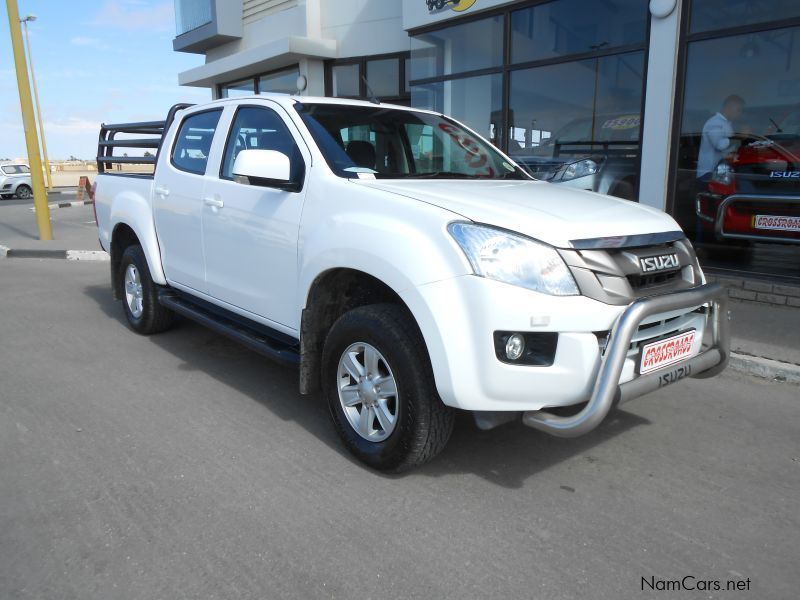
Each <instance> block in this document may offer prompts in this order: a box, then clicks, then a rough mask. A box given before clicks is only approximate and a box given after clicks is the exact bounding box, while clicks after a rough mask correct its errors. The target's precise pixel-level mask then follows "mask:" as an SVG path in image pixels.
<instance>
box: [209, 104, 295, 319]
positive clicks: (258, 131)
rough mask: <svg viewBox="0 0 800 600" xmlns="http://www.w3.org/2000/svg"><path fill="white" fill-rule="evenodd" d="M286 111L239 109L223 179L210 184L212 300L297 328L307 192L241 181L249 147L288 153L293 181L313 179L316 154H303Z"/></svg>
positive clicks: (260, 107) (256, 107) (223, 163)
mask: <svg viewBox="0 0 800 600" xmlns="http://www.w3.org/2000/svg"><path fill="white" fill-rule="evenodd" d="M270 104H271V103H270ZM273 106H274V108H273ZM282 110H283V109H281V108H280V107H278V106H277V105H272V106H270V105H268V103H267V102H266V101H264V103H263V104H258V105H240V106H239V107H237V110H236V114H235V116H234V118H233V123H232V125H231V129H230V131H229V133H228V139H227V142H226V144H225V151H224V153H223V156H222V161H221V166H220V170H219V174H218V177H214V176H211V174H209V175H210V176H209V177H208V178H207V180H206V187H205V192H204V194H203V197H204V206H203V241H204V252H205V259H206V261H205V264H206V283H207V286H208V293H209V295H211V296H212V297H214V298H216V299H218V300H221V301H222V302H224V303H226V304H229V305H231V306H232V307H236V308H239V309H243V310H244V311H247V312H249V313H252V314H254V315H257V316H259V317H262V318H264V319H268V320H270V321H272V322H274V323H277V324H280V325H283V326H285V327H289V328H292V329H294V328H297V326H298V324H297V314H296V313H297V299H296V289H297V238H298V231H299V227H300V216H301V214H302V209H303V200H304V198H305V186H303V188H302V190H301V191H300V192H287V191H284V190H280V189H277V188H271V187H260V186H256V185H247V184H241V183H237V182H235V181H234V180H233V164H234V161H235V160H236V156H237V154H238V153H239V151H241V150H245V149H260V150H277V151H279V152H283V153H284V154H286V155H288V156H289V158H290V159H291V162H292V176H293V178H294V177H296V178H298V179H299V180H300V181H303V180H304V179H305V171H306V169H305V165H306V164H308V163H309V159H310V155H309V154H308V149H307V148H303V149H302V150H301V145H300V144H298V141H299V140H300V139H301V138H300V137H299V134H297V132H296V130H295V128H294V125H293V124H292V123H291V122H290V121H289V120H288V119H284V117H282V116H281V114H280V113H279V111H282Z"/></svg>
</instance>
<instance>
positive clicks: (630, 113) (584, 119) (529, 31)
mask: <svg viewBox="0 0 800 600" xmlns="http://www.w3.org/2000/svg"><path fill="white" fill-rule="evenodd" d="M517 6H518V5H517ZM517 6H513V5H512V6H510V7H508V8H505V9H501V10H499V11H498V14H496V15H493V16H490V17H485V18H481V19H476V20H472V21H468V22H466V23H462V24H458V25H453V26H450V27H447V28H445V29H439V30H433V31H427V30H420V32H417V33H415V34H414V35H413V37H412V41H411V86H412V90H413V91H412V105H413V106H427V107H432V108H436V109H438V110H444V111H445V112H448V111H450V112H452V114H453V115H454V116H455V117H456V118H459V119H462V120H464V122H465V123H467V124H468V125H470V126H472V127H474V128H475V129H476V130H477V131H478V132H479V133H481V134H483V135H486V136H489V137H490V138H491V140H492V141H493V143H495V145H497V146H499V147H500V148H504V149H507V151H508V152H509V153H510V154H511V155H512V156H514V157H515V158H516V159H517V160H518V161H520V162H521V163H523V164H524V165H526V166H527V167H528V168H529V169H530V170H531V171H532V172H533V173H534V175H536V176H538V177H541V178H545V179H548V180H550V181H553V182H555V183H561V184H564V185H571V186H576V187H580V188H582V189H590V190H593V191H599V192H603V193H610V194H615V195H617V196H620V197H623V198H629V199H635V198H636V194H637V189H638V179H639V165H640V162H641V157H640V155H641V111H642V94H643V87H644V77H643V74H644V64H645V49H646V47H647V22H648V9H647V2H643V1H642V0H603V2H602V8H598V6H597V2H596V0H553V1H551V2H540V3H538V4H536V5H535V6H530V7H526V8H517ZM506 24H508V25H507V28H506ZM504 55H505V56H507V60H504ZM476 71H477V72H476ZM504 90H505V91H504ZM470 94H474V96H471V95H470ZM483 98H491V104H488V103H487V101H486V100H483Z"/></svg>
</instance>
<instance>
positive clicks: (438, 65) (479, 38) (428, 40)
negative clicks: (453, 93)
mask: <svg viewBox="0 0 800 600" xmlns="http://www.w3.org/2000/svg"><path fill="white" fill-rule="evenodd" d="M502 64H503V16H502V15H497V16H494V17H489V18H487V19H481V20H479V21H472V22H470V23H464V24H463V25H455V26H453V27H448V28H446V29H439V30H436V31H431V32H429V33H422V34H419V35H417V36H414V37H412V38H411V79H412V80H414V79H426V78H429V77H438V76H441V75H451V74H453V73H465V72H467V71H476V70H479V69H487V68H490V67H499V66H501V65H502Z"/></svg>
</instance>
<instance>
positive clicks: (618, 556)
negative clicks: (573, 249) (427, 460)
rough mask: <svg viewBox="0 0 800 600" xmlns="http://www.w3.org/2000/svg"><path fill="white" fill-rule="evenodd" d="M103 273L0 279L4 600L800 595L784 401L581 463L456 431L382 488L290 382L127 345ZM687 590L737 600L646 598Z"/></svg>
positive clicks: (729, 395) (612, 423)
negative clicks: (661, 586)
mask: <svg viewBox="0 0 800 600" xmlns="http://www.w3.org/2000/svg"><path fill="white" fill-rule="evenodd" d="M107 270H108V266H107V263H72V262H67V261H57V260H43V261H40V260H33V259H7V260H5V261H0V597H2V598H3V599H12V598H13V599H17V598H19V599H26V600H27V599H56V598H57V599H59V600H71V599H75V600H89V599H98V600H113V599H118V598H119V599H165V600H180V599H184V598H186V599H189V598H192V599H195V598H202V599H204V600H210V599H215V598H220V599H222V598H224V599H229V598H230V599H237V600H240V599H250V598H252V599H265V598H270V599H272V598H297V599H312V598H344V599H348V598H375V599H378V598H423V599H441V598H459V599H465V598H481V599H485V598H540V599H545V600H560V599H565V600H566V599H575V598H592V599H605V598H609V599H612V598H613V599H615V600H616V599H625V598H649V597H664V596H666V597H673V596H676V597H684V596H685V597H702V598H757V599H758V600H765V599H773V598H774V599H781V600H783V599H788V598H796V597H798V593H799V592H798V590H800V570H798V568H797V562H798V548H800V510H798V509H799V508H800V502H798V498H800V389H799V388H797V387H794V386H790V385H786V384H778V383H769V382H765V381H759V380H754V379H747V378H743V377H740V376H737V375H734V374H726V375H724V376H722V377H720V378H717V379H715V380H711V381H688V382H682V383H681V384H677V385H676V386H674V387H672V388H668V389H666V390H663V391H661V392H659V393H656V394H652V395H650V396H647V397H645V398H641V399H639V400H637V401H636V402H633V403H630V404H628V405H626V406H625V408H624V410H619V411H617V412H616V413H615V414H614V417H613V418H612V419H610V420H608V421H607V422H606V423H604V424H603V425H602V426H601V427H600V429H599V430H597V431H596V432H594V433H592V434H590V435H588V436H586V437H584V438H581V439H578V440H559V439H555V438H550V437H547V436H545V435H543V434H539V433H537V432H535V431H533V430H530V429H527V428H525V427H522V426H518V425H509V426H506V427H504V428H500V429H497V430H494V431H491V432H480V431H478V430H477V429H476V428H475V426H474V425H473V424H472V422H471V419H470V418H469V416H468V415H463V417H462V418H460V419H459V421H458V423H457V426H456V431H455V433H454V436H453V439H452V440H451V442H450V444H449V446H448V447H447V449H446V450H445V451H444V453H443V454H442V455H441V456H440V457H439V458H438V459H437V460H436V461H435V462H433V463H431V464H429V465H427V466H425V467H423V468H421V469H419V470H417V471H414V472H411V473H409V474H406V475H403V476H384V475H380V474H377V473H374V472H372V471H370V470H368V469H365V468H364V467H362V466H361V465H359V464H357V463H355V462H354V461H353V460H351V459H350V457H349V456H348V455H347V454H345V453H344V452H343V450H342V448H341V446H340V445H339V442H338V440H337V438H336V436H335V434H334V432H333V429H332V428H331V427H330V426H329V423H328V417H327V414H326V409H325V408H324V406H323V405H322V403H321V402H320V399H319V398H317V397H303V396H300V395H299V394H298V393H297V391H296V382H295V378H296V374H295V372H293V371H292V370H291V369H286V368H283V367H278V366H275V365H272V364H270V363H268V362H265V360H264V359H262V358H261V357H259V356H257V355H255V354H253V353H251V352H248V351H247V350H244V349H242V348H240V347H238V346H236V345H234V344H232V343H229V342H228V341H226V340H224V339H222V338H220V337H219V336H217V335H215V334H213V333H210V332H208V331H206V330H204V329H202V328H200V327H198V326H196V325H194V324H191V323H188V322H181V323H180V325H179V326H178V327H177V328H176V329H174V330H173V331H171V332H168V333H166V334H162V335H159V336H155V337H152V338H145V337H140V336H137V335H135V334H133V333H132V332H130V331H129V330H128V329H127V328H126V326H125V325H124V323H123V321H122V317H121V315H122V313H121V307H120V306H119V305H118V304H116V303H114V302H113V301H112V300H111V297H110V293H109V288H108V273H107ZM685 576H692V577H696V578H698V579H713V580H720V581H722V582H723V585H724V584H725V582H726V581H727V580H728V579H731V580H735V581H742V582H743V583H742V585H744V581H745V580H747V579H749V580H750V582H749V584H748V585H749V587H750V591H749V592H746V591H739V592H732V591H730V592H725V591H723V592H691V593H690V592H685V593H683V594H669V593H666V594H665V593H664V592H657V591H650V590H649V588H646V591H644V592H643V591H642V586H643V583H642V578H647V579H648V580H650V578H651V577H653V578H655V580H673V579H682V578H683V577H685ZM687 581H688V582H689V583H691V581H692V580H691V579H689V580H687ZM657 585H658V584H657Z"/></svg>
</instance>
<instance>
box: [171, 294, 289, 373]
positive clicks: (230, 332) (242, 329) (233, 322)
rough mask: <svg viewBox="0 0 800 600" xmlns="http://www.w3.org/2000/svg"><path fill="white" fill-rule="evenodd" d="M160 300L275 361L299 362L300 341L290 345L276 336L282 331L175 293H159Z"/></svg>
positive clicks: (187, 316) (181, 313) (180, 312)
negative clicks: (252, 324) (267, 329)
mask: <svg viewBox="0 0 800 600" xmlns="http://www.w3.org/2000/svg"><path fill="white" fill-rule="evenodd" d="M158 301H159V303H160V304H161V305H162V306H165V307H166V308H168V309H170V310H171V311H174V312H176V313H178V314H179V315H183V316H184V317H186V318H188V319H191V320H192V321H196V322H198V323H200V324H201V325H203V326H205V327H208V328H209V329H211V330H213V331H216V332H217V333H219V334H222V335H224V336H226V337H228V338H230V339H232V340H234V341H235V342H239V343H240V344H242V345H243V346H246V347H247V348H250V350H253V351H254V352H258V353H259V354H261V355H263V356H266V357H267V358H271V359H272V360H274V361H276V362H279V363H282V364H285V365H293V366H297V365H299V364H300V343H299V342H297V343H296V344H291V343H288V342H285V341H282V340H280V339H277V338H278V337H279V336H283V334H281V333H279V332H275V333H276V335H275V336H274V337H273V336H270V335H269V334H267V333H264V332H261V331H257V330H256V329H255V328H253V327H248V326H247V325H245V324H244V323H242V322H240V321H239V320H237V319H235V318H233V316H231V318H229V317H227V316H225V315H224V314H220V313H222V312H223V310H224V309H219V312H218V311H217V310H212V309H210V308H206V307H204V306H202V305H200V304H198V303H195V302H192V301H191V300H189V299H187V298H185V297H183V296H180V295H177V294H174V293H170V292H165V293H162V294H160V295H159V297H158ZM225 312H227V311H225ZM283 337H286V336H283Z"/></svg>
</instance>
